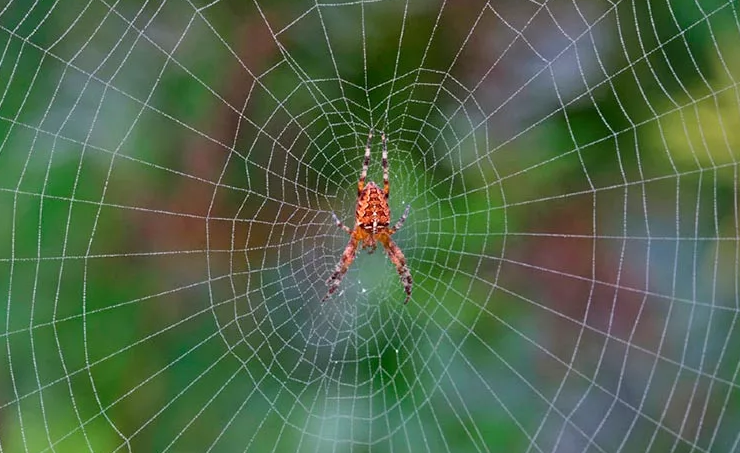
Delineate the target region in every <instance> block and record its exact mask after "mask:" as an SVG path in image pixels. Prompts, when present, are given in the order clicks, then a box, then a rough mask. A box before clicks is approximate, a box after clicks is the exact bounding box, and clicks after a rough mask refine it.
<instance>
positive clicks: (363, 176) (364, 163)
mask: <svg viewBox="0 0 740 453" xmlns="http://www.w3.org/2000/svg"><path fill="white" fill-rule="evenodd" d="M372 142H373V130H372V129H370V133H369V134H368V135H367V144H366V145H365V160H363V161H362V173H360V180H359V181H357V195H358V196H359V195H360V192H362V189H364V188H365V179H366V178H367V169H368V167H369V166H370V144H371V143H372Z"/></svg>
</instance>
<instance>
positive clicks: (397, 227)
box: [391, 204, 411, 234]
mask: <svg viewBox="0 0 740 453" xmlns="http://www.w3.org/2000/svg"><path fill="white" fill-rule="evenodd" d="M409 209H411V205H410V204H408V205H406V209H405V210H404V211H403V215H402V216H401V218H400V219H398V222H396V224H395V225H393V229H391V234H393V233H395V232H396V231H398V230H400V229H401V227H402V226H403V222H405V221H406V218H407V217H408V216H409Z"/></svg>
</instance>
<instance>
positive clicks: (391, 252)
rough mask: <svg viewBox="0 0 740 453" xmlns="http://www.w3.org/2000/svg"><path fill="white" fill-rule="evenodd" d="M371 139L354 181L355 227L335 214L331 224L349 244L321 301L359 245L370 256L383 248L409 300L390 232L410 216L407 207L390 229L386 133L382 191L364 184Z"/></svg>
mask: <svg viewBox="0 0 740 453" xmlns="http://www.w3.org/2000/svg"><path fill="white" fill-rule="evenodd" d="M372 139H373V131H372V130H371V131H370V134H369V135H368V137H367V145H366V146H365V160H364V161H363V163H362V173H360V180H359V181H358V182H357V208H356V209H355V227H354V228H353V229H350V228H349V227H347V226H346V225H344V224H343V223H342V221H341V220H339V219H338V218H337V216H336V215H334V213H332V215H333V216H334V221H335V222H336V224H337V226H338V227H339V228H341V229H343V230H344V231H345V232H347V234H349V236H350V237H349V243H347V247H346V248H345V249H344V253H343V254H342V258H341V259H340V260H339V263H337V266H336V268H335V269H334V272H333V273H332V274H331V277H329V280H327V282H326V283H327V284H328V285H329V292H327V293H326V296H324V298H323V299H322V301H325V300H326V299H328V298H329V296H331V294H332V293H333V292H334V291H336V290H337V288H339V284H340V283H341V282H342V277H344V274H345V273H346V272H347V269H349V266H350V264H352V261H354V259H355V256H356V255H357V247H358V246H360V245H362V248H363V249H367V248H370V250H369V252H368V253H373V252H374V251H375V248H376V247H377V243H378V242H380V244H381V245H382V246H383V248H384V249H385V251H386V253H387V254H388V258H390V260H391V261H392V262H393V264H395V265H396V270H397V271H398V275H399V277H401V283H403V288H404V290H405V291H406V299H405V300H404V303H407V302H408V301H409V298H410V297H411V286H412V281H411V273H410V272H409V269H408V267H406V258H405V257H404V256H403V252H402V251H401V249H400V248H398V246H397V245H396V243H395V242H393V240H392V239H391V236H392V235H393V233H395V232H396V231H398V230H399V229H400V228H401V226H402V225H403V222H404V221H405V220H406V217H407V216H408V214H409V208H410V207H411V206H410V205H409V206H406V210H405V211H404V213H403V215H402V216H401V218H400V219H399V220H398V222H397V223H396V224H395V225H394V226H393V228H391V227H390V222H391V209H390V207H388V195H389V194H390V184H389V182H388V146H387V144H386V140H385V134H384V133H383V134H381V142H382V145H383V189H382V190H381V189H380V187H378V185H377V184H375V183H374V182H372V181H371V182H369V183H367V185H365V178H367V168H368V166H369V165H370V144H371V143H372Z"/></svg>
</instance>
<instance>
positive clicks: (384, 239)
mask: <svg viewBox="0 0 740 453" xmlns="http://www.w3.org/2000/svg"><path fill="white" fill-rule="evenodd" d="M378 240H379V241H380V242H381V244H383V247H384V248H385V251H386V253H388V258H390V260H391V262H392V263H393V264H395V265H396V271H398V276H399V277H400V278H401V283H402V284H403V290H404V291H406V300H404V301H403V303H404V304H407V303H408V302H409V299H410V298H411V287H412V285H413V281H412V280H411V272H410V271H409V268H408V266H406V257H405V256H403V252H402V251H401V249H400V248H399V247H398V246H397V245H396V243H395V242H393V239H391V238H390V236H388V235H387V234H383V235H382V236H380V237H379V238H378Z"/></svg>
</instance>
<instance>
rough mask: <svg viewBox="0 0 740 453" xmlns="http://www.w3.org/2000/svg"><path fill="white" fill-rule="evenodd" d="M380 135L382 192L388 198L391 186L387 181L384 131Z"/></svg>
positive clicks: (386, 153)
mask: <svg viewBox="0 0 740 453" xmlns="http://www.w3.org/2000/svg"><path fill="white" fill-rule="evenodd" d="M380 137H381V141H382V142H383V194H384V195H385V198H386V199H388V195H390V193H391V186H390V183H389V182H388V143H387V142H386V140H385V132H383V133H382V134H381V135H380Z"/></svg>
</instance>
